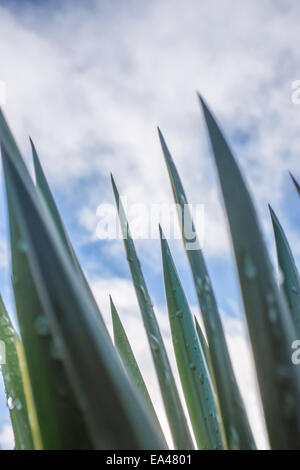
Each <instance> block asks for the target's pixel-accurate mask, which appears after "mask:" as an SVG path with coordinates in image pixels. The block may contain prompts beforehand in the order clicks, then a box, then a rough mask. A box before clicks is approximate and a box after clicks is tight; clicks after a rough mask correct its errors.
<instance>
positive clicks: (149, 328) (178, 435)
mask: <svg viewBox="0 0 300 470" xmlns="http://www.w3.org/2000/svg"><path fill="white" fill-rule="evenodd" d="M112 185H113V190H114V195H115V199H116V205H117V209H118V213H119V218H120V225H121V229H122V233H123V237H124V246H125V250H126V254H127V259H128V262H129V267H130V271H131V276H132V279H133V283H134V287H135V291H136V295H137V299H138V302H139V306H140V310H141V313H142V317H143V321H144V326H145V330H146V333H147V337H148V341H149V345H150V349H151V353H152V357H153V362H154V366H155V370H156V374H157V377H158V381H159V385H160V390H161V394H162V398H163V402H164V406H165V409H166V414H167V418H168V421H169V425H170V429H171V433H172V436H173V441H174V445H175V447H176V449H193V447H194V446H193V442H192V438H191V435H190V432H189V429H188V425H187V421H186V418H185V415H184V411H183V408H182V404H181V402H180V398H179V394H178V391H177V387H176V384H175V380H174V377H173V373H172V370H171V367H170V363H169V359H168V356H167V352H166V349H165V346H164V343H163V339H162V336H161V333H160V330H159V326H158V323H157V320H156V317H155V314H154V310H153V305H152V302H151V298H150V296H149V293H148V289H147V286H146V283H145V279H144V276H143V273H142V269H141V265H140V262H139V259H138V257H137V254H136V251H135V247H134V243H133V240H132V238H131V236H130V233H129V227H128V222H127V219H126V215H125V212H124V208H123V205H122V202H121V200H120V197H119V193H118V190H117V187H116V185H115V182H114V179H113V177H112Z"/></svg>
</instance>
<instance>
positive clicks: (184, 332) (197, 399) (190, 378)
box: [160, 229, 223, 449]
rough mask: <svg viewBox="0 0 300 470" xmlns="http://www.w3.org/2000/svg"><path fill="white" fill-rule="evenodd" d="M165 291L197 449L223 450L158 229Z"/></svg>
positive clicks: (188, 318)
mask: <svg viewBox="0 0 300 470" xmlns="http://www.w3.org/2000/svg"><path fill="white" fill-rule="evenodd" d="M160 236H161V250H162V258H163V269H164V280H165V291H166V298H167V304H168V311H169V320H170V325H171V332H172V339H173V345H174V350H175V355H176V361H177V366H178V370H179V375H180V379H181V383H182V387H183V391H184V396H185V400H186V404H187V407H188V410H189V414H190V418H191V422H192V426H193V429H194V434H195V437H196V440H197V444H198V447H199V449H222V448H223V445H222V439H221V433H220V428H219V423H218V416H217V410H216V405H215V400H214V395H213V388H212V383H211V379H210V376H209V372H208V369H207V364H206V360H205V356H204V353H203V351H202V347H201V345H200V342H199V339H198V336H197V333H196V330H195V327H194V322H193V317H192V314H191V311H190V309H189V305H188V302H187V300H186V297H185V295H184V292H183V289H182V286H181V283H180V281H179V277H178V274H177V272H176V268H175V266H174V262H173V259H172V257H171V253H170V250H169V247H168V244H167V241H166V240H165V238H164V236H163V234H162V231H161V229H160Z"/></svg>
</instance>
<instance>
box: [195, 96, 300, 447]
mask: <svg viewBox="0 0 300 470" xmlns="http://www.w3.org/2000/svg"><path fill="white" fill-rule="evenodd" d="M200 100H201V104H202V108H203V112H204V116H205V120H206V124H207V128H208V132H209V136H210V141H211V145H212V149H213V154H214V158H215V162H216V167H217V171H218V175H219V180H220V184H221V189H222V193H223V198H224V204H225V209H226V212H227V217H228V222H229V227H230V232H231V238H232V243H233V248H234V253H235V259H236V264H237V269H238V274H239V279H240V287H241V292H242V297H243V302H244V307H245V312H246V318H247V323H248V329H249V334H250V339H251V343H252V348H253V352H254V359H255V364H256V371H257V376H258V382H259V386H260V391H261V397H262V402H263V408H264V414H265V420H266V425H267V429H268V434H269V438H270V443H271V446H272V448H273V449H299V448H300V408H299V406H298V401H299V396H300V374H299V371H298V370H297V368H296V367H295V366H294V365H293V363H292V360H291V355H292V354H291V351H292V350H291V347H292V343H293V341H294V339H295V329H294V326H293V324H292V320H291V316H290V313H289V311H288V307H287V305H286V302H285V299H284V297H283V296H282V295H281V293H280V291H279V290H278V288H277V285H276V282H275V278H274V273H273V269H272V266H271V262H270V259H269V256H268V253H267V250H266V247H265V244H264V240H263V237H262V234H261V231H260V228H259V224H258V220H257V216H256V213H255V209H254V206H253V203H252V200H251V198H250V195H249V193H248V190H247V189H246V186H245V183H244V181H243V178H242V175H241V173H240V170H239V168H238V166H237V164H236V161H235V159H234V157H233V155H232V153H231V151H230V149H229V147H228V145H227V143H226V141H225V139H224V137H223V135H222V133H221V131H220V129H219V127H218V125H217V124H216V122H215V120H214V118H213V116H212V114H211V112H210V111H209V109H208V108H207V105H206V104H205V102H204V101H203V100H202V99H201V98H200Z"/></svg>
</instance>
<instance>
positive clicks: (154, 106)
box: [0, 0, 300, 447]
mask: <svg viewBox="0 0 300 470" xmlns="http://www.w3.org/2000/svg"><path fill="white" fill-rule="evenodd" d="M16 5H17V6H16ZM299 13H300V5H299V2H297V0H290V1H286V0H285V1H279V0H278V1H274V0H273V1H271V0H265V1H264V2H261V1H259V0H244V2H240V1H238V0H222V2H219V1H218V0H210V1H208V0H207V1H202V2H198V1H196V0H190V1H189V2H188V3H187V2H184V1H183V0H165V1H164V2H161V1H159V0H153V1H151V2H146V1H137V0H131V1H127V2H125V1H114V2H112V1H109V0H103V1H91V2H77V1H68V0H65V1H62V2H52V1H51V2H49V1H40V2H33V1H32V2H30V1H27V2H21V6H20V2H14V1H0V57H1V63H0V80H2V81H3V82H5V84H6V88H7V101H6V104H5V105H4V107H3V109H4V112H5V113H6V116H7V118H8V120H9V122H10V125H11V127H12V129H13V131H14V133H15V136H16V138H17V141H18V142H19V144H20V147H21V149H22V151H23V154H24V158H25V159H26V162H27V163H28V165H29V167H30V169H31V170H32V162H31V156H30V149H29V142H28V136H29V135H31V137H32V138H33V140H34V142H35V144H36V146H37V149H38V152H39V154H40V158H41V161H42V164H43V166H44V168H45V171H46V173H47V176H48V179H49V182H50V185H51V187H52V189H53V192H54V194H55V197H56V201H57V203H58V206H59V208H60V210H61V213H62V215H63V218H64V221H65V224H66V226H67V229H68V231H69V234H70V237H71V239H72V241H73V243H74V246H75V248H76V251H77V253H78V256H79V258H80V260H81V262H82V265H83V268H84V270H85V272H86V273H87V276H88V278H89V280H90V283H91V286H92V288H93V290H94V292H95V295H96V298H97V300H98V301H99V305H100V308H101V310H102V312H103V315H104V317H105V319H106V320H107V322H108V324H109V325H110V318H109V309H108V295H109V293H111V294H112V296H113V298H114V301H115V303H116V306H117V307H118V308H119V311H120V315H121V316H122V319H123V320H124V324H125V326H126V329H127V331H128V334H129V337H130V340H131V341H132V344H133V346H134V349H135V352H136V354H137V357H138V360H139V362H140V365H141V368H142V371H143V373H144V375H145V378H146V381H147V382H148V383H149V384H150V388H151V390H152V393H153V399H154V401H155V404H156V406H157V407H158V409H159V410H160V415H161V419H162V420H163V422H165V418H164V413H163V410H162V405H161V400H160V396H159V391H158V387H157V383H156V380H155V378H154V374H153V366H152V363H151V359H150V354H149V350H148V347H147V343H146V340H145V336H144V332H143V328H142V324H141V319H140V316H139V312H138V307H137V303H136V299H135V296H134V292H133V289H132V286H131V282H130V277H129V271H128V267H127V262H126V258H125V255H124V250H123V246H122V242H121V241H120V240H116V241H110V242H108V241H105V242H101V241H99V240H97V238H96V236H95V230H96V226H97V222H98V220H97V216H96V209H97V207H98V205H99V204H101V203H103V202H105V203H113V194H112V190H111V186H110V179H109V173H110V171H112V172H113V174H114V176H115V179H116V183H117V185H118V187H119V190H120V193H121V194H122V195H126V196H127V197H128V201H129V203H131V204H133V203H135V202H137V201H138V202H143V203H145V204H147V203H148V204H149V203H150V202H152V203H162V202H168V201H172V194H171V189H170V185H169V181H168V176H167V171H166V168H165V165H164V162H163V158H162V154H161V150H160V147H159V141H158V137H157V131H156V126H157V125H159V126H160V127H161V129H162V131H163V133H164V135H165V138H166V140H167V143H168V144H169V147H170V150H171V152H172V154H173V157H174V160H175V162H176V164H177V166H178V169H179V172H180V174H181V176H182V180H183V183H184V186H185V189H186V192H187V196H188V199H189V201H190V202H191V203H194V204H199V203H201V204H204V207H205V242H204V253H205V255H206V260H207V263H208V267H209V271H210V274H211V277H212V280H213V285H214V289H215V291H216V294H217V298H218V303H219V306H220V308H221V310H222V312H223V319H224V324H225V328H226V333H227V337H228V341H229V344H230V349H231V352H232V358H233V362H234V365H235V367H236V372H237V377H238V380H239V382H240V385H241V389H242V392H243V395H244V398H245V401H246V404H247V408H248V412H249V416H250V419H251V423H252V426H253V428H254V430H255V434H256V436H257V441H258V444H259V446H260V447H265V446H266V445H267V444H266V439H265V436H264V433H263V425H262V420H261V415H260V412H259V405H258V402H257V395H256V389H255V382H254V376H253V370H252V363H251V356H250V355H249V350H248V345H247V339H245V330H244V321H243V311H242V307H241V303H240V298H239V293H238V288H237V278H236V273H235V269H234V262H233V258H232V253H231V247H230V243H229V238H228V234H227V230H226V221H225V218H224V215H223V211H222V203H221V197H220V192H219V189H218V185H217V179H216V175H215V172H214V166H213V161H212V158H211V155H210V152H209V147H208V143H207V136H206V133H205V127H204V124H203V118H202V115H201V112H200V109H199V106H198V103H197V100H196V94H195V91H196V90H199V91H200V92H201V93H202V94H203V95H204V97H205V98H206V100H207V102H208V103H209V105H210V107H211V108H212V109H213V111H214V112H215V114H216V115H217V116H218V119H219V121H220V122H221V124H222V127H223V129H224V131H225V133H226V135H227V137H228V140H229V142H230V144H231V146H232V147H233V149H234V152H235V154H236V156H237V160H238V162H239V164H240V166H241V168H242V170H243V173H244V175H245V177H246V179H247V183H248V185H249V187H250V190H251V192H252V194H253V197H254V200H255V204H256V207H257V209H258V212H259V216H260V219H261V224H262V228H263V230H264V234H265V238H266V242H267V244H268V247H269V249H270V254H271V257H272V260H273V262H274V264H275V250H274V242H273V238H272V229H271V223H270V218H269V214H268V209H267V203H268V202H270V203H271V205H272V206H273V208H274V210H275V211H276V213H277V215H278V217H279V218H280V220H281V221H282V224H283V226H284V229H285V230H286V233H287V235H288V238H289V240H290V243H291V246H292V247H293V251H294V254H295V257H296V261H297V263H298V265H299V260H300V242H299V237H298V234H297V232H298V230H297V229H299V212H298V207H297V204H298V202H299V201H298V200H297V195H296V192H295V190H294V188H293V187H292V184H291V182H290V180H289V177H288V173H287V171H288V170H291V171H292V172H293V173H294V174H295V176H296V177H298V179H300V164H299V148H300V133H299V124H300V106H299V105H298V106H297V105H295V104H293V103H292V101H291V95H292V89H291V86H292V82H293V81H294V80H297V79H300V70H299V65H298V64H299V60H298V57H299V51H298V47H297V45H298V43H299V32H298V29H299V28H298V17H299ZM1 184H2V191H1V204H0V210H1V218H0V255H1V256H0V280H1V292H2V295H3V297H4V299H5V301H6V303H7V306H8V308H9V310H10V311H11V313H12V316H14V313H13V312H14V307H13V301H12V295H11V291H10V274H9V255H8V246H7V222H6V209H5V198H4V197H3V195H4V191H3V183H1ZM137 248H138V252H139V255H140V257H141V261H142V264H143V268H144V271H145V276H146V279H147V281H148V286H149V290H150V291H151V294H152V297H153V299H154V302H155V306H156V312H157V316H158V319H159V323H160V325H161V327H162V330H163V333H164V337H165V340H166V344H167V347H168V348H169V351H170V356H171V358H172V364H174V357H173V351H172V345H171V341H170V336H169V332H168V318H167V313H166V306H165V299H164V290H163V281H162V273H161V259H160V248H159V242H158V240H156V241H145V240H143V241H137ZM172 251H173V254H174V256H175V260H176V265H177V267H178V270H179V273H180V275H181V279H182V282H183V284H184V287H185V289H186V293H187V295H188V298H189V300H190V303H191V305H192V307H193V310H194V311H195V312H197V304H196V299H195V295H194V290H193V286H192V283H191V277H190V273H189V270H188V266H187V262H186V259H185V254H184V252H183V248H182V244H181V243H180V242H174V243H172ZM8 423H9V419H8V413H7V409H6V406H5V399H4V397H3V398H2V400H1V401H0V441H1V442H2V446H3V447H7V446H9V445H10V444H9V442H10V431H9V427H8Z"/></svg>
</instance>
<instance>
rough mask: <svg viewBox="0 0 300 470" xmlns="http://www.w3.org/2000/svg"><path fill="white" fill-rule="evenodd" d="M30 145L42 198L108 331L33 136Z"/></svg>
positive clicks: (103, 325) (102, 323)
mask: <svg viewBox="0 0 300 470" xmlns="http://www.w3.org/2000/svg"><path fill="white" fill-rule="evenodd" d="M30 145H31V149H32V156H33V163H34V170H35V177H36V183H37V187H38V188H39V191H40V194H41V196H42V198H43V200H44V202H45V204H46V206H47V208H48V210H49V213H50V215H51V217H52V220H53V222H54V225H55V226H56V228H57V231H58V233H59V236H60V238H61V241H62V243H63V244H64V246H65V249H66V253H67V254H68V256H69V257H70V260H71V262H72V263H73V264H74V267H75V269H76V271H77V272H78V276H79V278H80V279H81V281H82V283H83V286H84V288H85V289H86V290H87V292H88V295H89V296H90V299H91V301H92V302H93V303H94V306H95V308H96V309H97V310H98V315H97V317H98V319H99V320H100V322H101V325H102V327H103V328H104V330H105V331H107V328H106V325H105V323H104V320H103V317H102V315H101V312H100V311H99V307H98V306H97V303H96V301H95V298H94V296H93V294H92V291H91V289H90V286H89V284H88V282H87V280H86V277H85V275H84V273H83V271H82V269H81V266H80V263H79V261H78V259H77V256H76V254H75V251H74V249H73V246H72V243H71V241H70V239H69V236H68V233H67V231H66V229H65V226H64V223H63V220H62V218H61V216H60V213H59V211H58V208H57V205H56V203H55V200H54V197H53V195H52V193H51V190H50V187H49V184H48V181H47V179H46V176H45V174H44V171H43V168H42V165H41V163H40V160H39V157H38V154H37V151H36V148H35V145H34V143H33V141H32V139H31V138H30ZM107 336H108V337H109V335H108V333H107Z"/></svg>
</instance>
